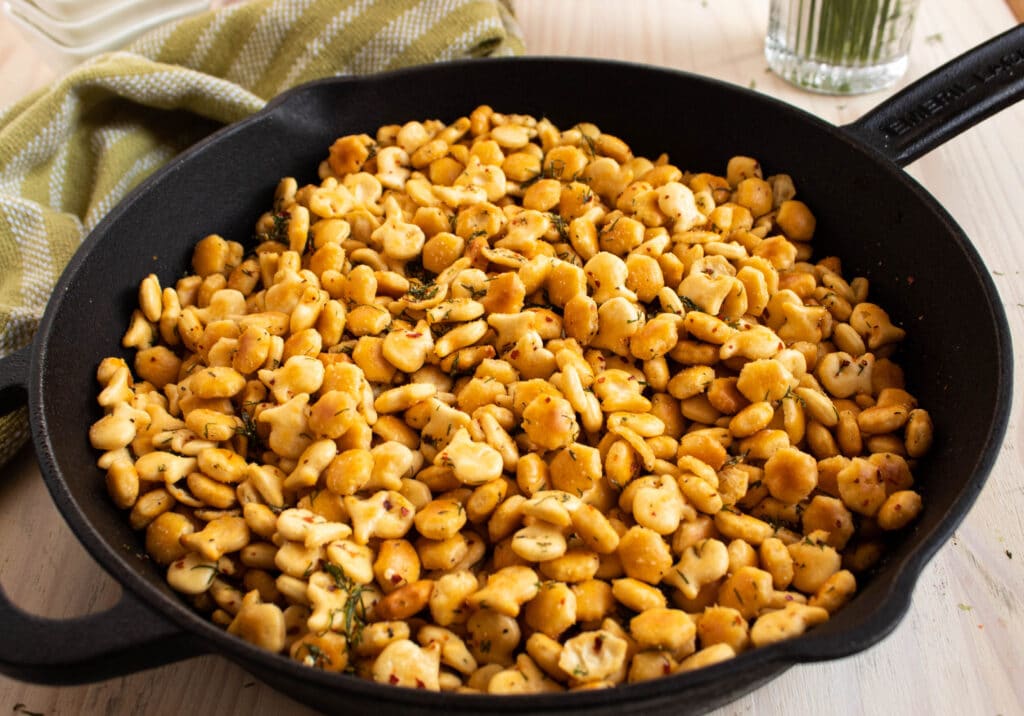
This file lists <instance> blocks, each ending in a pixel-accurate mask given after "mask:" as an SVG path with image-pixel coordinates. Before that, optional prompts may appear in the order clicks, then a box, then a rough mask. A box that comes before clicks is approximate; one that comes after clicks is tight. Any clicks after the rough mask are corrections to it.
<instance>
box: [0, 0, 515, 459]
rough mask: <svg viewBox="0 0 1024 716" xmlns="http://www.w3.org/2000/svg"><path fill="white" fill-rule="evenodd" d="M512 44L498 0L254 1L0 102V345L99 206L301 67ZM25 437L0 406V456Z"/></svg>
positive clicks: (32, 323)
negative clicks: (3, 106)
mask: <svg viewBox="0 0 1024 716" xmlns="http://www.w3.org/2000/svg"><path fill="white" fill-rule="evenodd" d="M522 50H523V45H522V40H521V37H520V35H519V29H518V27H517V25H516V23H515V20H514V17H513V15H512V12H511V10H510V8H509V6H508V5H507V4H506V3H505V2H503V0H252V1H251V2H247V3H241V4H232V5H228V6H226V7H223V8H221V9H219V10H215V11H210V12H206V13H203V14H201V15H197V16H195V17H192V18H188V19H185V20H182V21H179V22H176V23H172V24H170V25H167V26H165V27H162V28H159V29H157V30H154V31H152V32H150V33H149V34H147V35H144V36H143V37H141V38H139V39H138V40H136V41H135V42H134V43H133V44H132V45H130V46H129V47H128V48H126V49H125V50H124V51H122V52H114V53H109V54H105V55H100V56H98V57H96V58H94V59H93V60H91V61H89V62H87V63H85V64H83V65H81V66H80V67H78V68H76V69H75V70H73V71H72V72H71V73H69V74H68V75H66V76H65V77H63V78H61V79H60V80H59V81H57V82H55V83H54V84H53V85H52V86H50V87H47V88H45V89H43V90H41V91H39V92H37V93H35V94H33V95H31V96H29V97H26V98H25V99H23V100H22V101H20V102H18V103H16V104H15V105H13V106H11V107H8V108H7V109H3V110H0V356H6V355H8V354H10V353H12V352H14V351H16V350H18V349H19V348H22V347H24V346H26V345H28V343H29V342H30V341H31V339H32V335H33V333H34V331H35V329H36V326H37V325H38V323H39V319H40V318H41V317H42V314H43V310H44V308H45V306H46V302H47V299H48V298H49V295H50V293H51V291H52V290H53V287H54V285H55V283H56V281H57V279H58V277H59V276H60V273H61V271H62V269H63V268H64V266H65V264H66V263H67V262H68V260H69V259H70V258H71V255H72V254H73V253H74V251H75V249H76V248H77V247H78V245H79V244H80V243H81V241H82V239H83V238H84V237H85V235H86V234H88V232H89V231H90V229H92V228H93V227H94V226H95V225H96V224H97V223H98V222H99V221H100V219H102V218H103V216H104V214H106V213H107V212H108V211H109V210H110V209H111V208H112V207H113V206H114V205H115V204H116V203H117V202H118V201H119V200H120V199H121V198H122V197H123V196H124V195H125V194H126V193H127V192H128V191H129V190H131V189H132V188H133V187H134V186H136V185H137V184H138V183H139V182H140V181H142V180H143V179H144V178H145V177H146V176H148V175H149V174H150V173H152V172H153V171H154V170H155V169H157V168H158V167H160V166H161V165H162V164H164V163H165V162H167V161H168V160H169V159H170V158H171V157H173V156H174V155H175V154H177V153H178V152H180V151H181V150H183V149H184V148H186V147H187V146H189V145H190V144H193V143H194V142H195V141H197V140H198V139H200V138H201V137H203V136H205V135H206V134H209V133H210V132H211V131H213V130H215V129H216V128H218V127H219V126H221V125H223V124H226V123H229V122H233V121H235V120H238V119H241V118H243V117H245V116H246V115H249V114H251V113H253V112H255V111H257V110H259V109H260V108H261V107H262V106H263V105H264V104H265V103H266V101H267V99H269V98H270V97H273V96H274V95H276V94H278V93H279V92H281V91H282V90H285V89H287V88H289V87H292V86H294V85H297V84H301V83H303V82H306V81H308V80H312V79H316V78H320V77H327V76H332V75H340V74H364V73H371V72H378V71H381V70H388V69H393V68H396V67H402V66H406V65H413V64H419V63H426V62H437V61H443V60H450V59H456V58H461V57H477V56H484V55H492V56H493V55H511V54H518V53H520V52H522ZM82 389H83V390H89V389H90V388H89V386H82ZM82 429H83V431H84V430H85V429H86V426H83V428H82ZM27 437H28V429H27V422H26V414H25V409H24V408H22V409H20V410H18V411H16V412H15V413H12V414H10V415H7V416H4V417H3V418H0V463H3V462H6V461H7V460H8V459H9V458H10V457H11V455H12V454H13V453H14V452H15V451H16V450H17V449H18V448H19V447H20V446H21V445H22V444H23V443H24V442H25V440H26V438H27Z"/></svg>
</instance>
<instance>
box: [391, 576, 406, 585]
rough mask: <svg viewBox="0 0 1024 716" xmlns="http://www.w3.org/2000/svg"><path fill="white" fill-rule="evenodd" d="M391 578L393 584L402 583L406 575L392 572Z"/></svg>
mask: <svg viewBox="0 0 1024 716" xmlns="http://www.w3.org/2000/svg"><path fill="white" fill-rule="evenodd" d="M390 579H391V583H392V584H401V583H402V582H404V581H405V577H403V576H402V575H401V574H392V575H391V577H390Z"/></svg>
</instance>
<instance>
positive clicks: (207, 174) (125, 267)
mask: <svg viewBox="0 0 1024 716" xmlns="http://www.w3.org/2000/svg"><path fill="white" fill-rule="evenodd" d="M481 103H487V104H490V105H492V106H493V107H494V108H495V109H496V110H498V111H503V112H525V113H531V114H534V115H536V116H538V117H539V116H546V117H548V118H550V119H551V120H552V121H554V122H555V123H556V124H557V125H559V126H563V127H565V126H571V125H572V124H574V123H576V122H579V121H593V122H595V123H596V124H598V126H599V127H600V128H601V129H602V130H603V131H606V132H610V133H612V134H615V135H617V136H619V137H621V138H623V139H624V140H626V141H627V142H628V143H629V144H630V145H631V146H632V147H633V149H634V151H635V152H636V153H637V154H641V155H646V156H651V157H653V156H657V154H659V153H661V152H663V151H664V152H668V153H669V155H670V157H671V158H672V160H673V163H675V164H677V165H678V166H680V167H681V168H683V169H692V170H695V171H712V172H717V173H724V170H725V165H726V161H727V160H728V158H729V157H731V156H733V155H735V154H747V155H750V156H753V157H756V158H758V159H759V160H760V161H761V163H762V165H763V166H764V169H765V173H766V175H767V174H771V173H777V172H786V173H789V174H791V175H792V176H793V179H794V182H795V185H796V187H797V191H798V198H800V199H803V200H804V201H806V202H807V203H808V204H809V205H810V206H811V207H812V209H813V210H814V211H815V213H816V215H817V218H818V231H817V235H816V238H815V247H816V258H821V257H824V256H827V255H831V254H835V255H838V256H840V257H841V258H842V260H843V267H844V273H845V274H846V275H847V276H857V275H864V276H867V277H868V278H869V279H870V281H871V294H870V298H871V300H874V301H876V302H878V303H880V304H881V305H882V306H884V307H886V308H887V309H888V310H889V311H890V313H891V314H892V315H893V317H894V319H895V321H896V322H897V323H898V324H900V325H902V326H904V327H905V328H906V329H907V331H908V338H907V340H906V342H905V343H904V344H903V347H902V349H901V351H900V354H899V360H900V361H901V362H902V365H903V366H904V368H905V370H906V375H907V379H908V384H909V385H908V389H909V390H910V391H911V392H912V393H913V394H914V395H916V396H917V397H918V398H919V400H920V402H921V404H922V405H923V406H926V407H927V408H929V409H930V411H931V413H932V416H933V418H934V420H935V425H936V433H937V435H938V440H937V441H936V449H935V451H934V453H933V454H932V455H931V456H930V457H929V458H928V459H927V460H925V461H924V462H922V464H921V465H920V466H919V467H918V469H917V470H916V477H917V486H918V488H919V489H920V491H921V492H922V493H923V495H924V500H925V510H924V513H923V515H922V517H921V518H920V519H919V521H918V522H917V523H916V524H915V525H914V527H913V528H912V529H911V530H910V531H909V533H908V534H906V535H905V537H906V538H905V539H904V540H902V541H901V542H900V543H899V544H898V545H896V546H895V548H894V550H893V551H892V552H891V553H890V555H889V556H888V557H887V559H886V560H885V562H884V563H883V565H882V566H881V568H880V569H879V570H878V572H877V573H876V574H875V575H874V576H873V577H872V578H871V579H870V580H869V581H867V582H866V583H864V584H862V585H860V591H859V593H858V595H857V597H856V598H855V599H854V600H853V601H852V602H851V603H850V604H849V605H848V606H847V607H846V608H845V609H843V610H842V611H841V612H840V613H839V614H838V615H836V616H835V618H834V619H833V620H831V621H830V622H828V623H827V624H825V625H823V626H820V627H818V628H816V629H815V630H813V631H812V632H811V633H810V634H809V635H807V636H805V637H803V638H801V639H797V640H794V641H791V642H785V643H783V644H779V645H776V646H773V647H770V648H766V649H761V650H755V651H753V652H750V653H747V654H744V655H741V656H739V657H738V658H736V659H735V660H733V661H730V662H728V663H725V664H720V665H717V666H715V667H711V668H709V669H705V670H702V671H698V672H693V673H691V674H688V675H681V676H676V677H672V678H667V679H662V680H657V681H654V682H648V683H646V684H641V685H634V686H627V687H621V688H619V689H617V690H614V691H611V692H600V693H597V692H592V693H576V694H572V695H553V696H537V697H522V698H520V697H516V698H504V699H494V698H479V697H467V696H461V697H454V696H452V695H446V694H440V695H438V694H427V693H422V692H412V691H406V690H401V689H394V688H385V687H379V686H376V685H374V684H371V683H368V682H365V681H360V680H356V679H354V678H350V677H336V676H332V675H328V674H324V673H321V672H319V671H316V670H312V669H307V668H305V667H301V666H299V665H297V664H295V663H294V662H291V661H289V660H288V659H286V658H284V657H277V656H274V655H270V654H267V653H264V652H262V651H260V650H258V649H255V648H252V647H249V646H248V645H247V644H245V643H243V642H241V641H240V640H236V639H234V638H232V637H229V636H227V635H226V634H224V633H223V632H222V631H221V630H220V629H219V628H217V627H215V626H213V625H212V624H210V623H208V622H206V621H205V619H203V618H202V617H200V616H199V615H197V614H195V613H193V612H192V611H191V610H190V608H189V607H188V606H186V604H185V603H184V602H183V601H182V600H181V599H179V597H178V596H177V595H175V594H174V593H172V592H171V591H170V590H169V588H168V587H167V586H166V584H165V582H164V579H163V576H162V573H161V570H160V569H158V568H157V567H156V566H155V565H153V564H152V563H150V562H148V561H145V560H139V559H137V558H136V557H134V556H133V552H142V551H143V549H142V544H141V540H140V538H139V535H137V534H135V533H133V532H132V531H131V530H130V528H129V527H128V524H127V519H126V516H125V515H124V514H123V513H121V512H120V511H118V510H117V509H116V508H115V507H114V506H113V505H112V504H111V502H110V500H109V498H108V497H107V495H106V493H105V489H104V481H103V476H102V474H101V472H100V471H99V470H98V469H97V468H96V467H94V465H95V460H96V453H95V451H94V450H93V449H92V448H91V446H90V445H89V442H88V439H87V427H88V426H89V425H90V424H91V423H92V422H93V421H95V420H96V419H98V418H99V417H100V416H101V412H100V410H99V409H98V406H97V405H96V402H95V395H96V381H95V369H96V365H97V364H98V362H99V361H100V360H101V359H102V358H103V357H104V356H107V355H110V354H121V355H124V356H125V357H126V358H128V359H129V360H130V359H131V356H130V355H129V354H127V353H123V352H121V351H120V349H119V346H120V338H121V335H122V333H123V331H124V329H125V327H126V325H127V319H128V316H129V314H130V311H131V310H132V308H133V307H134V305H135V304H136V300H137V299H136V296H137V287H138V283H139V281H140V279H141V278H142V277H144V276H145V275H146V274H148V273H150V272H156V273H157V274H158V276H159V277H160V280H161V283H162V285H169V284H173V282H174V281H175V280H176V279H177V278H178V277H180V276H181V275H182V274H183V272H185V271H186V269H187V268H188V265H189V257H190V254H191V249H192V246H193V245H194V243H195V242H196V241H197V240H198V239H200V238H202V237H203V236H205V235H206V234H208V233H211V232H217V233H220V234H221V235H223V236H224V237H226V238H228V239H232V240H237V241H241V242H243V243H248V242H250V239H251V236H252V232H253V225H254V222H255V220H256V218H257V217H258V216H259V215H260V214H261V213H262V212H263V211H264V210H265V209H266V208H267V207H268V206H269V205H270V204H271V201H272V195H273V190H274V187H275V185H276V183H277V180H278V179H279V178H280V177H282V176H285V175H292V176H295V177H297V178H298V179H299V182H300V185H301V184H302V183H303V182H307V181H315V180H316V176H315V169H316V166H317V164H318V163H319V161H320V160H321V159H323V158H324V157H325V156H326V152H327V148H328V147H329V146H330V144H331V142H332V141H333V140H334V139H335V138H336V137H337V136H340V135H342V134H347V133H353V132H368V133H370V134H373V133H374V132H375V130H376V128H377V127H378V126H380V125H382V124H386V123H401V122H404V121H407V120H410V119H426V118H433V117H436V118H439V119H442V120H445V121H451V120H454V119H455V118H457V117H459V116H462V115H465V114H467V113H468V112H469V111H471V110H472V109H473V108H474V107H475V106H477V105H478V104H481ZM1005 325H1006V324H1005V318H1004V316H1003V314H1002V309H1001V305H1000V303H999V300H998V297H997V296H996V294H995V291H994V288H993V286H992V283H991V281H990V279H989V278H988V276H987V272H986V271H985V269H984V267H983V266H982V265H981V262H980V260H979V258H978V256H977V254H976V253H975V251H974V249H973V248H972V247H971V246H970V244H969V243H968V242H967V240H966V239H965V237H964V236H963V234H962V232H961V231H960V229H959V228H958V227H957V226H956V224H955V223H954V222H953V221H952V219H951V218H950V217H949V216H948V215H947V214H946V212H945V211H944V210H943V209H942V208H941V207H940V206H938V205H937V203H936V202H935V201H934V200H933V199H932V198H931V197H930V196H929V195H928V194H927V192H925V191H924V190H922V189H921V188H920V186H918V185H917V184H916V183H915V182H914V181H913V180H911V179H910V178H908V177H907V175H906V174H904V173H903V172H902V171H901V170H900V169H899V168H898V167H897V166H895V165H894V164H892V163H890V162H888V161H885V160H884V159H882V158H881V155H879V154H877V153H876V152H875V151H873V150H872V149H870V148H865V147H864V146H863V145H862V144H860V143H859V142H858V141H856V140H854V139H852V138H851V137H850V136H848V135H847V134H846V133H844V132H843V131H842V130H840V129H837V128H835V127H833V126H831V125H828V124H826V123H824V122H822V121H819V120H817V119H815V118H814V117H812V116H810V115H807V114H805V113H803V112H801V111H799V110H796V109H794V108H792V107H790V106H788V105H784V104H782V103H779V102H776V101H773V100H771V99H770V98H767V97H765V96H763V95H759V94H755V93H753V92H750V91H747V90H745V89H741V88H737V87H734V86H731V85H726V84H723V83H720V82H716V81H713V80H709V79H705V78H700V77H696V76H691V75H687V74H684V73H679V72H674V71H669V70H659V69H653V68H647V67H642V66H637V65H628V64H619V63H611V62H600V61H589V60H586V61H584V60H547V59H517V60H489V61H473V62H470V63H457V64H450V65H438V66H430V67H426V68H416V69H412V70H406V71H399V72H397V73H393V74H388V75H384V76H378V77H376V78H372V79H338V80H327V81H322V82H319V83H315V84H313V85H309V86H306V87H304V88H300V89H298V90H296V91H293V92H291V93H288V94H287V95H285V96H284V97H283V98H281V99H280V100H279V101H276V102H275V103H274V104H273V105H272V106H271V107H270V108H268V110H267V111H265V112H264V113H261V114H260V115H258V116H256V117H254V118H252V119H250V120H247V121H245V122H242V123H240V124H238V125H235V126H232V127H229V128H227V129H225V130H223V131H222V132H220V133H218V134H217V135H215V136H214V137H212V138H211V139H209V140H207V141H204V142H203V143H201V144H200V145H198V146H197V147H195V148H193V149H192V150H190V151H189V152H187V153H186V154H185V155H183V156H182V157H181V158H179V159H178V160H175V161H174V162H173V163H172V164H171V165H170V166H169V167H167V168H166V169H164V170H163V171H161V172H160V173H159V174H158V175H157V176H155V177H154V178H152V179H151V180H149V181H148V182H147V183H146V184H145V185H144V187H143V188H141V189H140V190H139V191H137V192H136V193H134V194H133V195H132V196H131V198H130V199H129V200H128V201H126V202H125V203H123V204H122V205H120V206H119V207H118V208H117V209H115V210H114V211H113V212H112V213H111V214H110V215H109V216H108V217H107V218H106V219H105V220H104V221H103V222H102V224H101V225H100V226H99V227H98V228H97V229H96V230H95V231H94V232H93V234H92V235H91V236H90V237H89V239H88V240H87V241H86V243H85V245H84V246H83V248H82V250H81V251H80V252H79V253H78V254H77V255H76V257H75V258H74V260H73V262H72V264H71V266H70V267H69V268H68V270H67V272H66V273H65V275H64V277H63V278H62V280H61V282H60V284H59V287H58V290H57V292H56V293H55V295H54V297H53V299H52V300H51V303H50V306H49V309H48V312H47V314H46V317H45V319H44V321H43V324H42V326H41V328H40V333H39V338H38V339H37V343H36V346H37V351H38V353H37V355H36V359H35V361H34V362H33V365H32V372H31V376H30V383H29V395H30V409H31V414H32V426H33V434H34V439H35V444H36V447H37V452H38V454H39V460H40V464H41V468H42V471H43V473H44V476H45V478H46V481H47V484H48V486H49V488H50V490H51V492H52V493H53V495H54V498H55V500H56V502H57V504H58V507H59V508H60V510H61V511H62V513H63V514H64V516H65V517H66V518H67V520H68V522H69V524H70V525H71V527H72V529H73V530H74V532H75V533H76V534H77V535H78V537H79V538H80V539H81V540H82V541H83V543H84V544H85V545H86V547H87V548H88V549H89V551H90V552H91V553H92V554H93V556H95V557H96V559H97V560H98V561H99V562H100V563H101V564H102V565H103V566H104V567H105V568H106V569H107V570H109V571H110V572H111V573H112V574H113V575H114V576H115V577H116V578H117V579H118V580H119V581H120V582H122V583H123V584H124V585H125V587H126V588H127V589H128V590H130V591H131V592H132V593H134V594H135V595H138V596H140V597H141V598H142V600H143V601H145V602H147V603H149V604H151V605H153V606H154V607H155V610H156V611H157V612H159V613H160V614H161V615H162V616H163V617H166V618H167V619H169V620H171V621H172V622H174V623H175V624H177V625H178V626H179V627H181V628H182V629H184V630H187V631H188V632H190V633H191V634H193V635H195V641H194V644H193V648H195V649H196V650H197V651H200V650H207V649H208V650H216V651H220V652H222V653H225V654H227V655H229V656H230V657H231V658H234V659H235V660H237V661H239V662H240V663H242V664H243V665H244V666H245V667H246V668H248V669H250V670H251V671H253V672H254V673H256V674H257V675H258V676H260V677H261V678H264V679H265V680H267V681H268V682H270V683H272V684H273V685H275V686H277V687H278V688H281V689H282V690H284V691H285V692H286V693H289V694H291V695H292V696H294V697H296V698H298V699H299V700H303V701H305V702H306V703H309V704H311V705H316V706H319V707H321V708H325V709H330V708H332V707H333V708H336V709H337V708H342V707H346V706H347V707H369V706H373V707H374V708H377V709H381V708H384V709H387V708H397V707H401V708H402V709H403V711H404V712H406V713H412V712H416V711H419V710H423V711H427V710H431V709H434V710H438V709H441V708H443V709H447V710H451V711H477V710H481V709H487V710H489V711H492V712H512V711H520V710H524V709H525V710H528V711H531V712H534V713H542V712H548V711H561V712H567V711H576V710H588V711H591V712H609V713H611V712H616V711H620V710H621V709H622V708H623V707H624V705H629V706H630V707H632V708H641V707H642V708H644V709H646V710H657V709H666V710H674V711H676V712H679V711H680V710H684V709H686V710H692V711H698V710H703V709H706V708H710V707H712V706H715V705H718V704H720V703H724V702H726V701H728V700H731V699H733V698H736V697H738V696H739V695H741V694H742V693H745V692H746V691H749V690H750V689H752V688H755V687H756V686H758V685H759V684H760V683H762V682H763V681H765V680H767V679H768V678H771V677H772V676H774V675H776V674H777V673H779V672H781V671H782V670H784V669H785V668H787V667H788V666H789V665H790V664H792V663H795V662H799V661H808V660H818V659H829V658H835V657H840V656H844V655H848V654H851V653H854V652H857V651H859V650H862V649H864V648H866V647H868V646H870V645H871V644H873V643H875V642H876V641H878V640H879V639H881V638H882V637H884V636H885V635H886V634H888V633H889V632H890V631H891V630H892V629H893V628H894V627H895V625H896V624H897V622H898V620H899V618H900V617H901V615H902V614H903V612H904V611H905V610H906V608H907V606H908V604H909V599H910V595H911V593H912V591H913V586H914V582H915V581H916V578H917V575H918V573H919V571H920V569H921V567H922V566H923V565H924V563H925V562H926V561H927V560H928V559H929V558H930V557H931V555H932V554H933V553H934V552H935V551H936V550H937V549H938V547H939V546H941V545H942V544H943V542H944V541H945V539H946V538H947V537H948V535H949V534H950V533H951V532H952V530H953V528H954V527H955V526H956V524H957V523H958V522H959V521H960V519H962V517H963V515H964V514H965V513H966V511H967V509H968V507H969V506H970V504H971V503H972V502H973V499H974V497H975V496H976V494H977V492H978V490H979V489H980V488H981V486H982V483H983V481H984V477H985V475H987V472H988V470H989V468H990V467H991V464H992V462H993V460H994V457H995V451H996V444H995V443H997V442H998V439H999V437H1000V436H1001V432H1002V429H1003V426H1004V424H1005V420H1006V411H1007V410H1008V404H1009V401H1008V396H1007V395H1006V394H1003V392H1001V391H1005V392H1008V391H1009V386H1010V370H1011V368H1010V365H1011V360H1010V346H1009V337H1008V334H1007V332H1006V328H1005ZM965 427H966V428H967V430H968V431H969V432H970V433H971V434H972V435H973V436H975V439H973V440H962V439H960V440H949V439H945V438H948V437H949V436H951V435H963V433H964V428H965ZM154 618H156V617H154ZM168 658H172V657H170V656H168ZM155 678H159V675H158V674H157V675H155Z"/></svg>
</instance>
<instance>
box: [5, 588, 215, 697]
mask: <svg viewBox="0 0 1024 716" xmlns="http://www.w3.org/2000/svg"><path fill="white" fill-rule="evenodd" d="M0 634H3V638H2V639H0V672H2V673H4V674H7V675H8V676H12V677H14V678H16V679H21V680H23V681H33V682H36V683H42V684H82V683H90V682H94V681H102V680H103V679H109V678H113V677H115V676H122V675H125V674H130V673H133V672H136V671H142V670H144V669H150V668H153V667H155V666H160V665H162V664H168V663H171V662H173V661H179V660H181V659H185V658H188V657H192V656H196V655H197V654H198V653H200V652H201V651H202V649H199V648H198V646H197V645H196V643H195V641H194V640H193V639H192V638H190V637H188V636H186V634H185V633H184V632H182V631H181V630H180V629H178V627H176V626H174V625H172V624H171V623H170V622H167V621H165V620H164V619H162V618H160V617H158V616H157V615H156V614H155V613H154V612H153V611H152V610H150V609H149V608H148V607H146V606H144V605H143V604H142V603H141V602H139V601H138V599H136V598H135V597H134V596H132V595H130V594H129V593H128V592H122V596H121V600H120V601H119V602H118V603H117V604H115V605H114V606H113V607H111V608H110V609H108V610H107V611H105V612H100V613H99V614H90V615H87V616H84V617H75V618H72V619H49V618H46V617H39V616H36V615H34V614H29V613H27V612H25V611H22V610H21V609H19V608H18V607H17V606H15V605H14V604H13V603H12V602H11V601H10V599H8V598H7V594H6V593H5V592H4V590H3V589H2V588H0Z"/></svg>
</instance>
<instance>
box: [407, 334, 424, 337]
mask: <svg viewBox="0 0 1024 716" xmlns="http://www.w3.org/2000/svg"><path fill="white" fill-rule="evenodd" d="M422 336H423V334H422V333H406V334H405V337H406V338H420V337H422Z"/></svg>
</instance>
